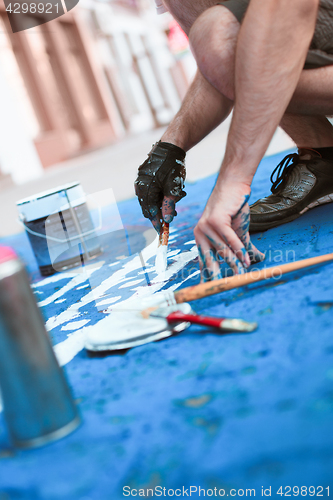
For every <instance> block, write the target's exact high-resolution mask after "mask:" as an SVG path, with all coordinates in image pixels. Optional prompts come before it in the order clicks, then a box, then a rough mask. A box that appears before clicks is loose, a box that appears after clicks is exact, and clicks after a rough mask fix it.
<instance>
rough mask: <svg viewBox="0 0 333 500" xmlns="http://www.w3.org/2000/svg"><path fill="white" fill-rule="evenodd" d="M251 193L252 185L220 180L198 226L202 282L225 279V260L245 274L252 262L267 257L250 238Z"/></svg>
mask: <svg viewBox="0 0 333 500" xmlns="http://www.w3.org/2000/svg"><path fill="white" fill-rule="evenodd" d="M250 193H251V189H250V186H249V185H247V184H244V183H240V182H236V181H225V182H223V180H220V182H219V184H217V185H216V186H215V188H214V190H213V192H212V194H211V196H210V198H209V200H208V202H207V205H206V208H205V210H204V212H203V214H202V216H201V218H200V220H199V222H198V224H197V226H196V227H195V229H194V235H195V239H196V243H197V246H198V252H199V263H200V269H201V279H202V281H211V280H214V279H219V278H222V276H221V271H220V263H221V262H222V261H225V262H226V263H227V264H228V265H229V266H230V267H231V268H232V270H233V271H234V274H242V273H244V272H245V269H246V268H247V267H249V266H250V264H251V263H254V262H261V261H262V260H264V258H265V255H264V254H263V253H261V252H259V250H258V249H257V248H256V247H255V246H254V245H253V244H252V243H251V240H250V235H249V223H250V208H249V205H248V199H249V197H250Z"/></svg>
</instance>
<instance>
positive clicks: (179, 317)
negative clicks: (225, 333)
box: [166, 311, 224, 329]
mask: <svg viewBox="0 0 333 500" xmlns="http://www.w3.org/2000/svg"><path fill="white" fill-rule="evenodd" d="M166 319H167V321H168V323H175V322H177V321H189V322H190V323H194V324H196V325H203V326H212V327H214V328H220V329H222V324H223V321H224V318H212V317H209V316H200V315H199V314H198V315H197V314H184V313H182V312H180V311H176V312H173V313H171V314H169V315H168V316H167V318H166Z"/></svg>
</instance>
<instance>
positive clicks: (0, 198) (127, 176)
mask: <svg viewBox="0 0 333 500" xmlns="http://www.w3.org/2000/svg"><path fill="white" fill-rule="evenodd" d="M229 124H230V119H229V120H227V121H226V122H224V123H223V124H222V125H220V126H219V127H218V128H217V129H215V130H214V131H213V132H212V133H211V134H210V135H209V136H208V137H206V138H205V139H204V140H203V141H202V142H201V143H200V144H198V145H197V146H196V147H195V148H194V149H192V150H191V151H190V152H189V153H188V155H187V160H186V164H187V180H188V181H189V182H193V181H196V180H198V179H200V178H204V177H207V176H208V175H211V174H213V173H214V172H217V171H218V169H219V166H220V164H221V160H222V158H223V154H224V150H225V144H226V138H227V134H228V129H229ZM162 133H163V129H157V130H152V131H149V132H145V133H142V134H138V135H135V136H132V137H129V138H126V139H125V140H123V141H122V142H119V143H117V144H114V145H111V146H108V147H106V148H103V149H100V150H97V151H93V152H91V153H89V154H86V155H84V156H80V157H78V158H75V159H72V160H70V161H67V162H63V163H61V164H58V165H54V166H53V167H50V168H47V169H46V170H45V173H44V175H43V176H41V177H40V178H38V179H35V180H33V181H31V182H28V183H26V184H23V185H19V186H17V185H11V186H10V185H9V186H8V185H7V186H6V187H5V188H4V189H3V190H2V191H1V193H0V210H1V214H2V217H1V226H0V237H4V236H9V235H12V234H16V233H18V232H20V231H21V227H20V225H19V223H18V221H17V217H18V211H17V207H16V202H17V201H18V200H20V199H22V198H25V197H28V196H31V195H33V194H36V193H39V192H41V191H45V190H48V189H53V188H56V187H57V186H61V185H62V184H67V183H69V182H73V181H79V182H80V183H81V185H82V187H83V189H84V191H85V192H86V193H87V194H93V193H96V192H98V191H102V190H105V189H109V188H112V189H113V192H114V195H115V198H116V200H117V201H122V200H125V199H128V198H131V197H133V196H134V188H133V181H134V179H135V177H136V174H137V168H138V166H139V165H140V164H141V163H142V162H143V161H144V160H145V159H146V157H147V153H148V152H149V150H150V148H151V146H152V144H154V143H155V142H156V141H158V140H159V138H160V137H161V135H162ZM292 147H293V143H292V141H291V140H290V139H289V137H288V136H286V134H285V133H284V132H283V131H282V130H281V129H278V130H277V132H276V134H275V136H274V138H273V140H272V142H271V144H270V146H269V148H268V151H267V153H266V154H267V155H271V154H275V153H277V152H279V151H284V150H286V149H289V148H292Z"/></svg>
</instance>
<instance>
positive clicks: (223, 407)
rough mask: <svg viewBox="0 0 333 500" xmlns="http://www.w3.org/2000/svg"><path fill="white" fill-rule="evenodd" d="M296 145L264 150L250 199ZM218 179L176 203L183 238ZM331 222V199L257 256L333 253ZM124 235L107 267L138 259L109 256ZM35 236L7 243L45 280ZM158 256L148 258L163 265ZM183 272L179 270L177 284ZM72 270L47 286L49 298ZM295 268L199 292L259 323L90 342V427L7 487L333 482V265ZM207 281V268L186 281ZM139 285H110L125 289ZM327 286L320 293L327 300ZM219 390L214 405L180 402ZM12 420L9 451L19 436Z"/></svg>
mask: <svg viewBox="0 0 333 500" xmlns="http://www.w3.org/2000/svg"><path fill="white" fill-rule="evenodd" d="M283 156H284V154H280V155H276V156H275V157H271V158H267V159H265V160H264V161H263V162H262V163H261V165H260V168H259V170H258V172H257V174H256V177H255V181H254V184H253V187H252V194H251V199H250V200H249V201H250V203H252V202H254V201H255V200H256V199H257V198H259V197H262V196H265V195H267V194H268V193H269V189H270V181H269V176H270V173H271V171H272V170H273V168H274V167H275V166H276V165H277V163H278V162H279V161H280V160H281V159H282V157H283ZM214 180H215V178H214V177H209V178H207V179H204V180H201V181H200V182H198V183H196V184H188V185H187V190H188V196H187V197H186V198H185V199H184V200H182V201H181V202H180V203H178V204H177V211H178V214H179V216H178V217H177V219H175V221H174V222H173V225H174V227H176V228H178V229H179V232H178V235H179V236H177V241H175V242H172V243H171V244H170V245H169V246H170V249H171V250H172V249H176V248H181V249H182V250H188V248H189V247H188V246H186V245H185V243H186V242H187V241H189V240H192V239H193V233H192V230H193V227H194V226H195V224H196V222H197V220H198V217H199V215H200V213H201V212H202V210H203V208H204V205H205V202H206V200H207V198H208V196H209V193H210V191H211V189H212V187H213V185H214ZM203 193H204V194H203ZM119 210H120V214H121V217H122V221H123V224H124V225H126V227H127V226H129V225H132V226H134V224H135V225H136V226H137V227H140V228H149V227H150V223H149V221H148V220H146V219H144V218H143V216H142V214H141V212H140V207H139V205H138V203H137V200H135V199H133V200H129V201H126V202H123V203H120V204H119ZM332 227H333V207H332V205H327V206H323V207H319V208H316V209H314V210H311V211H309V212H308V213H306V214H305V215H304V216H303V217H302V218H300V219H298V220H295V221H293V222H292V223H290V224H288V225H284V226H280V227H278V228H275V229H272V230H270V231H267V232H265V233H262V234H256V235H254V236H253V243H254V244H255V245H256V246H257V247H258V248H259V249H260V250H261V251H265V250H266V261H265V262H262V263H258V264H255V265H254V266H252V268H253V267H256V268H262V267H264V266H266V265H267V266H268V265H274V264H277V263H281V262H287V261H291V260H292V257H293V256H292V254H291V253H287V252H288V251H294V252H295V258H296V259H303V258H307V257H312V256H316V255H319V254H323V253H328V252H332V251H333V230H332ZM135 235H136V236H135V238H133V240H131V248H132V251H133V253H134V252H135V251H138V250H137V249H139V248H140V245H142V244H143V243H142V241H143V239H142V229H141V230H140V231H137V232H136V233H135ZM114 236H115V238H114V239H113V240H112V241H111V239H109V240H107V241H106V243H107V245H109V246H108V247H107V249H106V250H105V252H104V255H103V260H104V259H106V265H105V266H104V267H103V269H102V270H101V271H100V272H99V273H97V274H96V280H99V281H102V280H103V279H105V278H106V277H107V276H109V275H110V269H111V270H112V272H114V271H116V270H117V269H119V268H120V267H121V266H122V265H123V264H124V263H125V262H126V260H123V261H120V262H119V263H118V264H116V265H115V266H114V267H112V268H110V267H108V266H107V264H108V263H111V262H115V260H114V259H115V256H116V255H120V254H124V252H125V250H124V249H126V238H125V235H124V234H123V235H121V234H120V233H118V234H117V235H114ZM129 237H130V238H131V233H130V231H129ZM25 238H26V237H25V236H24V235H18V236H14V237H10V238H7V239H6V240H5V242H6V243H7V244H12V245H13V246H14V247H15V248H16V249H17V250H18V252H19V253H21V254H22V255H23V258H25V259H26V261H27V263H28V266H29V270H30V272H31V276H32V279H33V280H36V279H37V280H38V279H39V277H38V274H37V269H36V265H35V264H34V263H33V261H32V256H31V252H30V253H29V251H28V252H26V253H25V252H24V248H27V245H26V242H25ZM135 242H136V243H135ZM102 244H103V247H104V243H102ZM135 244H136V248H134V245H135ZM117 248H119V250H118V252H119V253H117ZM141 249H142V247H141ZM269 249H271V250H272V252H271V254H269ZM28 250H29V249H28ZM275 250H279V251H282V252H283V256H282V257H283V259H282V261H279V262H278V261H277V260H274V259H276V257H278V255H277V254H275V253H274V251H275ZM152 263H153V262H152V261H148V262H147V273H148V274H149V276H150V277H151V278H153V277H154V274H153V273H152V272H151V271H150V264H152ZM193 267H197V268H198V263H197V262H196V263H193V262H192V263H190V264H188V266H186V268H185V269H184V272H186V270H189V269H191V268H193ZM249 269H250V270H251V267H250V268H249ZM225 270H226V267H225V268H224V272H225ZM134 275H135V273H133V278H134ZM180 280H181V277H180V276H178V277H175V278H174V279H173V280H171V281H170V283H169V284H168V286H170V285H174V284H175V283H177V282H179V281H180ZM67 281H68V280H67V279H64V280H62V281H61V282H58V283H54V284H53V285H50V286H48V287H45V289H44V295H42V296H41V297H40V298H41V299H42V298H45V296H50V295H51V294H52V293H54V291H55V289H56V288H57V287H59V286H61V287H62V286H64V284H65V283H66V282H67ZM284 281H285V283H284V284H282V285H278V286H277V285H276V283H275V282H274V281H270V282H269V283H258V284H255V285H251V286H249V287H247V288H243V289H240V290H231V291H229V292H227V293H225V294H220V295H217V296H212V297H208V298H206V299H201V300H200V301H197V302H195V303H194V304H193V307H194V309H195V310H196V311H197V312H204V313H206V314H212V315H213V314H215V315H221V316H222V315H226V316H229V317H241V318H244V319H247V320H249V321H257V322H258V323H259V329H258V331H257V332H255V333H253V334H250V335H228V336H219V335H216V334H215V333H213V332H212V331H211V330H203V329H202V328H200V327H198V326H191V328H190V329H188V330H187V331H186V332H184V333H182V334H180V335H178V336H176V337H173V338H170V339H167V340H164V341H162V342H158V343H154V344H149V345H145V346H142V347H138V348H136V349H133V350H131V351H128V352H127V353H124V354H116V355H112V356H107V357H103V358H89V357H88V355H87V354H86V353H85V352H84V351H82V352H81V353H79V354H78V355H77V356H76V357H75V358H74V359H73V360H72V361H71V362H70V363H69V364H68V365H67V366H66V367H65V371H66V373H67V376H68V379H69V381H70V383H71V385H72V388H73V391H74V393H75V397H76V398H78V401H79V406H80V410H81V413H82V415H83V418H84V424H83V426H82V427H81V428H80V429H79V430H78V431H77V432H76V433H75V434H73V435H72V436H69V437H68V438H66V439H64V440H62V441H59V442H58V443H55V444H54V445H52V446H48V447H46V448H44V449H40V450H35V451H31V452H29V453H19V454H18V455H16V456H15V457H12V458H3V459H1V460H0V492H1V493H4V492H6V493H7V496H9V498H14V499H15V498H18V499H29V500H30V499H31V500H40V499H42V500H60V499H61V500H63V499H66V500H67V499H70V500H80V499H83V498H89V499H92V500H110V499H111V498H112V500H120V499H122V498H125V497H123V495H122V490H121V489H122V487H123V486H125V485H130V486H131V487H133V488H136V487H144V486H149V485H153V486H154V485H159V484H160V485H161V486H165V487H167V488H181V487H182V486H185V487H189V486H190V485H197V486H198V485H200V486H201V487H205V488H214V487H215V486H216V487H217V488H224V487H225V488H227V487H229V488H256V492H257V495H256V497H261V486H264V487H265V488H268V487H269V486H272V496H271V498H274V499H275V498H276V499H281V497H280V496H279V495H276V491H277V489H278V488H279V487H280V486H281V485H282V486H287V485H290V486H294V485H298V486H302V485H306V486H310V485H314V486H318V485H322V486H324V487H326V486H331V488H332V491H333V484H332V468H333V452H332V449H333V448H332V446H333V433H332V421H333V398H332V391H333V373H332V369H333V335H332V333H333V327H332V324H333V307H329V306H327V304H323V295H324V294H323V292H324V291H326V292H327V298H328V299H329V301H331V300H332V293H331V291H332V282H333V265H332V264H329V265H326V266H324V267H320V268H316V269H313V270H312V271H311V272H309V271H308V272H304V271H302V272H298V273H294V274H293V275H292V276H289V277H286V278H284ZM198 282H199V276H196V278H195V279H191V280H188V282H186V284H184V286H188V285H192V284H195V283H198ZM87 283H88V282H87ZM40 289H41V290H42V289H43V288H42V287H41V288H40ZM89 291H90V290H89V288H87V289H82V290H77V289H73V290H70V291H69V292H67V294H66V295H65V296H64V297H65V298H66V299H67V300H66V303H61V304H55V303H52V304H50V305H48V306H47V307H45V308H43V314H44V315H45V317H46V318H48V317H51V316H54V315H58V314H60V313H61V312H62V311H63V310H65V309H67V307H68V306H69V304H72V303H75V302H76V301H77V300H80V298H81V297H82V296H83V295H85V294H86V293H89ZM132 293H133V292H131V291H129V290H128V289H122V290H120V289H118V288H113V289H111V290H110V295H113V296H115V295H120V294H122V297H123V298H126V296H130V295H131V294H132ZM126 294H128V295H126ZM317 294H318V297H320V301H319V302H320V303H315V297H316V295H317ZM64 304H65V305H64ZM85 312H86V313H87V314H86V316H85V317H87V319H90V323H89V324H94V323H97V322H98V321H99V320H100V319H101V316H102V314H101V313H98V311H97V309H96V307H95V306H94V305H93V304H88V306H87V307H86V308H85ZM203 332H205V333H203ZM67 333H68V332H66V331H62V330H61V327H58V328H57V329H55V330H53V331H52V340H53V342H54V343H55V344H56V343H58V342H61V341H62V340H65V339H66V338H67ZM207 394H208V395H210V398H209V401H208V402H207V403H206V404H205V405H202V406H198V407H195V406H191V405H186V404H183V405H179V404H178V402H179V401H186V400H188V398H194V397H196V398H200V397H201V396H203V395H207ZM0 422H1V423H0V450H1V449H4V448H5V446H6V443H7V442H8V441H7V434H6V430H5V428H4V425H3V423H2V420H0ZM0 456H1V451H0ZM130 498H131V497H130ZM192 498H197V496H195V495H192ZM201 498H202V497H201ZM307 498H308V497H307ZM316 498H317V497H316ZM326 498H327V497H326Z"/></svg>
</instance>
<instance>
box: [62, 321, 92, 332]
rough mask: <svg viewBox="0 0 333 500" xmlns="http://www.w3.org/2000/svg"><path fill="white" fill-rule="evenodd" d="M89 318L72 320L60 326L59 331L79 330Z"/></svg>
mask: <svg viewBox="0 0 333 500" xmlns="http://www.w3.org/2000/svg"><path fill="white" fill-rule="evenodd" d="M89 321H90V319H81V321H72V323H67V325H64V326H63V327H61V331H68V330H69V331H71V330H79V329H80V328H83V327H84V326H85V325H86V324H87V323H89Z"/></svg>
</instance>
